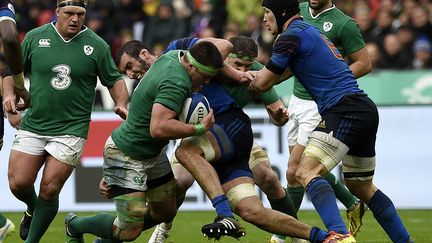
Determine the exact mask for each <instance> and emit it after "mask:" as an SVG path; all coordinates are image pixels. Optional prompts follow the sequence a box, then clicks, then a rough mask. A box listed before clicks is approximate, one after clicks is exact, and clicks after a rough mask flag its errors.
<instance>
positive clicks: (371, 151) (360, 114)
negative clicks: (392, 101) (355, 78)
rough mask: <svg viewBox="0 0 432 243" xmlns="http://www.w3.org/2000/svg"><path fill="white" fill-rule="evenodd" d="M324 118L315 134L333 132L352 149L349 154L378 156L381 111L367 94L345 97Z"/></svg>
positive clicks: (334, 135) (324, 114)
mask: <svg viewBox="0 0 432 243" xmlns="http://www.w3.org/2000/svg"><path fill="white" fill-rule="evenodd" d="M321 116H322V120H321V123H320V124H318V126H317V127H316V128H315V130H314V131H321V132H325V133H330V132H333V137H335V138H337V139H339V140H340V141H341V142H343V143H344V144H345V145H347V146H348V147H349V150H348V153H347V154H349V155H354V156H358V157H373V156H375V141H376V133H377V130H378V121H379V118H378V110H377V108H376V105H375V104H374V103H373V101H372V100H371V99H369V97H368V96H367V95H366V94H352V95H346V96H344V97H343V98H342V100H341V101H340V102H339V103H338V104H337V105H335V106H334V107H333V108H331V109H329V110H328V111H326V112H324V113H323V114H321Z"/></svg>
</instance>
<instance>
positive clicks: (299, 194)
mask: <svg viewBox="0 0 432 243" xmlns="http://www.w3.org/2000/svg"><path fill="white" fill-rule="evenodd" d="M287 192H288V194H289V197H290V198H291V200H292V202H293V205H294V209H295V210H296V212H298V211H299V209H300V205H301V203H302V201H303V195H304V192H305V191H304V188H303V187H302V186H295V187H291V186H288V187H287Z"/></svg>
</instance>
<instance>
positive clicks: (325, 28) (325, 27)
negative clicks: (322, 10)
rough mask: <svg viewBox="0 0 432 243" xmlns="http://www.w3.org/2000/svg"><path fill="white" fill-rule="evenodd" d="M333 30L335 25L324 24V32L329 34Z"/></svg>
mask: <svg viewBox="0 0 432 243" xmlns="http://www.w3.org/2000/svg"><path fill="white" fill-rule="evenodd" d="M332 28H333V23H330V22H324V24H323V30H324V31H325V32H329V31H330V30H331V29H332Z"/></svg>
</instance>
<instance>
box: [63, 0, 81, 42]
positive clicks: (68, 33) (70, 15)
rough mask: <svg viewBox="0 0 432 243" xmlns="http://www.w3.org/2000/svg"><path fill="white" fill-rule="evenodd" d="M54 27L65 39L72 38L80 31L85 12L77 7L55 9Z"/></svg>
mask: <svg viewBox="0 0 432 243" xmlns="http://www.w3.org/2000/svg"><path fill="white" fill-rule="evenodd" d="M56 13H57V23H56V27H57V30H58V31H59V32H60V34H61V35H62V36H63V37H64V38H65V39H70V38H72V37H74V36H75V35H76V34H78V32H80V31H81V29H82V26H83V24H84V19H85V13H86V10H85V9H84V8H82V7H78V6H66V7H61V8H57V10H56Z"/></svg>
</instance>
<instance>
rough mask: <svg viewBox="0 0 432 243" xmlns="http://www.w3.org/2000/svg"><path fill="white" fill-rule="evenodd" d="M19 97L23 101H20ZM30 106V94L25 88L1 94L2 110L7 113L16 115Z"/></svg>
mask: <svg viewBox="0 0 432 243" xmlns="http://www.w3.org/2000/svg"><path fill="white" fill-rule="evenodd" d="M20 98H21V99H22V100H23V102H21V103H20ZM29 106H30V94H29V92H28V91H27V89H20V90H18V89H15V93H13V92H6V90H5V93H4V95H3V110H4V111H5V112H7V113H9V114H13V115H16V114H17V111H22V110H25V109H27V108H28V107H29Z"/></svg>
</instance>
